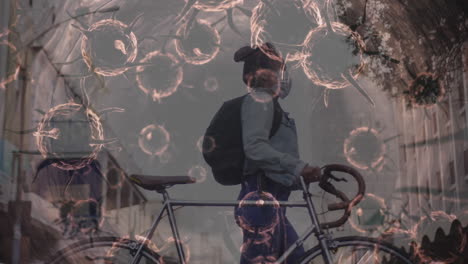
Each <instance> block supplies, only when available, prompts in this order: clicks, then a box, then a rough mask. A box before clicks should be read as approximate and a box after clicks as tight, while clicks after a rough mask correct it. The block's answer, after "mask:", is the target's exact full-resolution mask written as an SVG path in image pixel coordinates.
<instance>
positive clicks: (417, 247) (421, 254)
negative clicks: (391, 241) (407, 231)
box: [411, 211, 467, 263]
mask: <svg viewBox="0 0 468 264" xmlns="http://www.w3.org/2000/svg"><path fill="white" fill-rule="evenodd" d="M455 219H457V217H456V216H455V215H453V214H448V213H446V212H444V211H433V212H431V213H430V214H429V215H428V216H423V217H421V219H420V221H419V222H418V223H417V224H416V225H414V226H413V227H412V231H413V235H414V236H413V239H416V241H422V238H423V236H425V235H426V236H428V237H429V239H430V240H431V241H433V239H431V238H432V237H434V230H436V229H437V228H439V227H445V228H447V227H448V226H450V225H451V224H452V222H453V221H454V220H455ZM445 228H444V229H445ZM457 231H458V232H459V233H458V234H459V236H460V241H459V243H460V244H459V245H457V247H456V248H453V250H454V251H453V252H452V253H451V254H450V255H451V257H447V258H443V259H441V257H437V258H433V257H432V256H431V255H432V254H430V253H431V252H428V251H427V250H428V249H425V248H423V247H422V243H417V242H413V243H412V245H411V246H412V248H413V251H414V255H415V256H417V257H418V258H419V259H420V260H421V261H422V262H423V263H434V262H437V263H454V262H455V261H456V260H457V259H458V256H457V255H460V254H461V253H462V252H463V250H464V248H465V246H466V242H467V241H466V234H465V233H464V231H463V228H462V227H461V226H459V230H457Z"/></svg>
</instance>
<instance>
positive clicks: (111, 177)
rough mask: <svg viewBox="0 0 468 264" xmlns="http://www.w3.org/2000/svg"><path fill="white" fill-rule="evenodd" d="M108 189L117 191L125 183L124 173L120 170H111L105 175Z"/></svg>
mask: <svg viewBox="0 0 468 264" xmlns="http://www.w3.org/2000/svg"><path fill="white" fill-rule="evenodd" d="M106 179H107V183H108V186H109V188H111V189H119V188H121V187H122V185H123V183H124V181H125V172H124V171H123V170H122V169H120V168H111V169H109V170H108V171H107V173H106Z"/></svg>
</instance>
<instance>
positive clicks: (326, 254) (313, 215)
mask: <svg viewBox="0 0 468 264" xmlns="http://www.w3.org/2000/svg"><path fill="white" fill-rule="evenodd" d="M300 180H301V185H302V190H303V195H304V200H305V201H306V203H307V210H308V212H309V215H310V219H311V220H312V224H313V226H314V227H315V228H314V229H315V236H316V237H317V240H318V242H319V244H320V247H321V248H322V257H323V260H324V261H325V264H333V257H332V255H331V253H330V250H329V249H328V247H329V238H328V236H327V235H325V233H324V232H323V230H322V229H321V228H320V223H319V220H318V217H317V212H316V210H315V207H314V204H313V202H312V198H311V194H310V192H309V190H308V188H307V186H306V184H305V182H304V178H302V177H300Z"/></svg>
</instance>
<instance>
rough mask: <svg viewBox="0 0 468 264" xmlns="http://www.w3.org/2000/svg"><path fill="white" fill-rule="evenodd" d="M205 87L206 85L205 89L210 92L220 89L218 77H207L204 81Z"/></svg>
mask: <svg viewBox="0 0 468 264" xmlns="http://www.w3.org/2000/svg"><path fill="white" fill-rule="evenodd" d="M203 87H205V90H206V91H208V92H215V91H217V90H218V89H219V83H218V79H216V78H215V77H208V78H206V80H205V81H204V82H203Z"/></svg>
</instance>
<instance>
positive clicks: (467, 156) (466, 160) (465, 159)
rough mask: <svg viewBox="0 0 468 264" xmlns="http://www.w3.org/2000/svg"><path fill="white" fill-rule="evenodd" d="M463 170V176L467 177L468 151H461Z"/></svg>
mask: <svg viewBox="0 0 468 264" xmlns="http://www.w3.org/2000/svg"><path fill="white" fill-rule="evenodd" d="M463 168H464V172H465V176H467V175H468V149H465V151H463Z"/></svg>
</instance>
